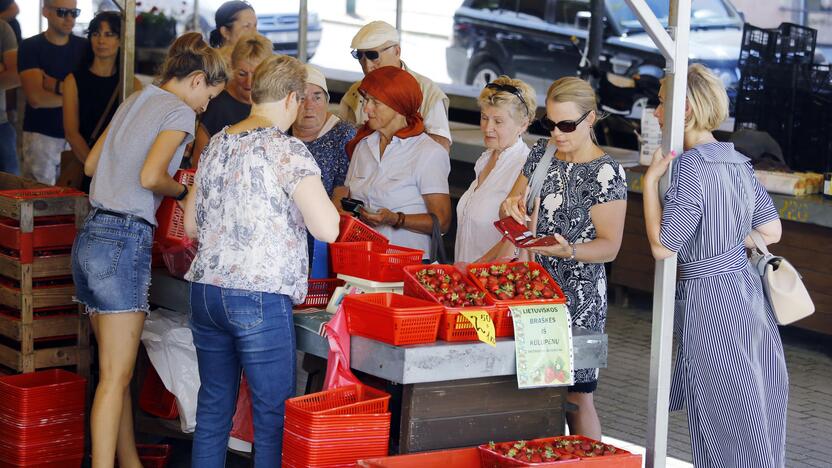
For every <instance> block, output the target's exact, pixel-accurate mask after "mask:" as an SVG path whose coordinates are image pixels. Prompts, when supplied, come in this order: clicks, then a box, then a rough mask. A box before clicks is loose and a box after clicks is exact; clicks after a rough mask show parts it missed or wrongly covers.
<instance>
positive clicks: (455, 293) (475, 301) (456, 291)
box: [416, 267, 485, 307]
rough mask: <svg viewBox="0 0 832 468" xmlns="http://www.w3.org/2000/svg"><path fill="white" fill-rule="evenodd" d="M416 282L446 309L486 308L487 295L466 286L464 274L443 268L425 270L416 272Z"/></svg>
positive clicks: (468, 285)
mask: <svg viewBox="0 0 832 468" xmlns="http://www.w3.org/2000/svg"><path fill="white" fill-rule="evenodd" d="M416 280H418V281H419V283H420V284H421V285H422V286H424V287H425V289H427V290H428V292H429V293H431V294H432V295H433V297H435V298H436V300H437V301H439V302H440V303H442V305H444V306H445V307H468V306H484V305H485V293H484V292H482V291H479V290H478V289H477V287H476V286H472V285H470V284H466V283H465V280H464V278H463V276H462V273H460V272H458V271H451V272H446V271H445V270H443V269H441V268H430V267H428V268H425V269H424V270H419V271H417V272H416Z"/></svg>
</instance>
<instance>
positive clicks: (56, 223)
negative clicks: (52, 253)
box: [0, 216, 77, 252]
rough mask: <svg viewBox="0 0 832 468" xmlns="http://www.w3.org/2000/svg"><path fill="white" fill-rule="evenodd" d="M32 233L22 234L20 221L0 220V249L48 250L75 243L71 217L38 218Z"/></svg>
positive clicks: (74, 229) (74, 231)
mask: <svg viewBox="0 0 832 468" xmlns="http://www.w3.org/2000/svg"><path fill="white" fill-rule="evenodd" d="M34 223H35V224H34V229H33V230H32V232H22V231H21V230H20V221H19V220H17V219H12V218H0V247H5V248H7V249H10V250H15V251H18V252H19V251H21V250H26V249H29V250H48V249H54V248H61V247H63V248H66V247H71V246H72V243H73V242H74V241H75V233H76V231H77V229H76V228H75V218H74V217H73V216H38V217H36V218H35V219H34Z"/></svg>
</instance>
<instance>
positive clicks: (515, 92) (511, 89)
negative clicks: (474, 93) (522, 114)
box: [485, 83, 529, 117]
mask: <svg viewBox="0 0 832 468" xmlns="http://www.w3.org/2000/svg"><path fill="white" fill-rule="evenodd" d="M485 87H486V89H493V90H494V91H503V92H506V93H511V94H513V95H515V96H517V99H519V100H520V103H521V104H523V109H526V116H527V117H528V115H529V106H528V105H527V104H526V100H525V99H523V93H521V92H520V90H519V89H517V87H515V86H512V85H507V84H497V83H488V84H487V85H485Z"/></svg>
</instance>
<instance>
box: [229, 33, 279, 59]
mask: <svg viewBox="0 0 832 468" xmlns="http://www.w3.org/2000/svg"><path fill="white" fill-rule="evenodd" d="M270 55H274V52H273V51H272V41H270V40H269V39H268V38H267V37H266V36H264V35H262V34H259V33H256V32H255V33H250V34H245V35H243V36H241V37H240V39H239V40H238V41H237V45H235V46H234V50H233V51H231V66H232V67H234V68H236V67H237V65H238V64H239V63H240V62H242V61H243V60H248V61H249V62H251V63H256V64H259V63H260V62H262V61H263V60H266V59H267V58H268V57H269V56H270Z"/></svg>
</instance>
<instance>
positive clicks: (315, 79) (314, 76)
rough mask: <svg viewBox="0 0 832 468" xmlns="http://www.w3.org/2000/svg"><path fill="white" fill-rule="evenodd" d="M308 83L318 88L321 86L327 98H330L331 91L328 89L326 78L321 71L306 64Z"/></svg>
mask: <svg viewBox="0 0 832 468" xmlns="http://www.w3.org/2000/svg"><path fill="white" fill-rule="evenodd" d="M306 82H307V83H309V84H313V85H316V86H320V87H321V89H323V90H324V92H325V93H326V95H327V96H329V90H328V89H327V88H326V77H325V76H324V74H323V73H321V71H320V70H318V69H317V68H315V67H313V66H312V65H309V64H308V63H307V64H306Z"/></svg>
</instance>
